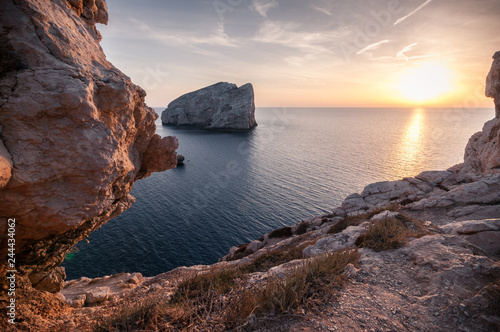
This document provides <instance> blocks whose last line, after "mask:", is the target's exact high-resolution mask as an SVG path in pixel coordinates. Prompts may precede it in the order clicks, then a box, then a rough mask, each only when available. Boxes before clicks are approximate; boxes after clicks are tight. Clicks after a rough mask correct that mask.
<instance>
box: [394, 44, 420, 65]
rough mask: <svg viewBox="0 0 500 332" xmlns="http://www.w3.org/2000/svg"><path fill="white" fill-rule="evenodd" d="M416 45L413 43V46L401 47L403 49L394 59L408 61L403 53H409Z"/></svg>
mask: <svg viewBox="0 0 500 332" xmlns="http://www.w3.org/2000/svg"><path fill="white" fill-rule="evenodd" d="M417 45H418V43H413V44H410V45H408V46H405V47H403V49H402V50H401V51H399V52H398V53H397V54H396V58H398V59H403V60H406V61H408V59H409V58H408V56H407V55H406V54H405V53H406V52H410V51H411V50H412V49H413V48H414V47H415V46H417Z"/></svg>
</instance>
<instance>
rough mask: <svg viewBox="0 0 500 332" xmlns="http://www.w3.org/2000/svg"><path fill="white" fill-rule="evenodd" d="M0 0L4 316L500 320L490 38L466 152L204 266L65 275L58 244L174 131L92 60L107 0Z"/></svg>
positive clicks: (118, 193) (179, 322)
mask: <svg viewBox="0 0 500 332" xmlns="http://www.w3.org/2000/svg"><path fill="white" fill-rule="evenodd" d="M1 9H2V10H1V11H0V20H1V22H2V29H3V31H2V34H1V35H0V36H1V37H0V38H1V43H0V47H1V48H2V53H1V54H2V57H1V59H0V61H1V63H2V67H1V72H0V125H1V127H0V138H1V140H0V142H1V144H0V188H1V190H0V198H1V199H2V205H1V206H0V216H1V224H0V226H1V227H2V229H3V231H2V234H7V230H8V229H10V228H13V229H14V230H15V231H14V233H15V238H16V264H15V268H16V269H17V270H18V273H17V274H16V277H17V280H16V287H17V288H16V296H15V300H16V307H15V308H16V309H15V314H16V324H15V325H13V324H9V323H8V322H7V320H6V319H1V320H0V326H1V327H2V328H3V329H4V330H14V331H15V330H21V331H23V330H26V331H58V330H59V331H87V330H96V331H115V330H146V331H154V330H182V329H188V330H204V331H222V330H228V329H237V330H264V331H265V330H272V331H280V330H281V331H299V330H322V331H328V330H329V331H335V330H340V331H362V330H397V331H406V330H407V331H416V330H419V331H436V330H442V331H493V330H495V329H498V328H500V317H499V314H498V313H499V312H500V307H499V305H498V298H499V297H500V265H499V261H498V259H499V256H500V252H499V250H500V246H499V243H500V235H499V234H500V231H499V230H500V220H499V216H500V155H499V153H500V118H499V117H498V109H499V108H498V105H499V100H500V80H499V76H498V75H499V74H498V73H499V72H500V59H499V56H498V53H496V54H495V56H494V61H493V64H492V68H491V71H490V74H489V75H488V78H487V82H486V94H487V95H488V96H490V97H492V98H494V100H495V105H496V117H495V118H494V119H492V120H491V121H489V122H487V123H486V124H485V125H484V127H483V130H482V131H481V132H478V133H476V134H474V135H473V136H472V137H471V139H470V141H469V143H468V145H467V147H466V149H465V156H464V163H462V164H459V165H455V166H453V167H451V168H450V169H448V170H442V171H428V172H423V173H421V174H418V175H416V176H415V177H411V178H404V179H401V180H398V181H390V182H389V181H388V182H379V183H374V184H370V185H368V186H367V187H366V188H365V189H364V190H363V191H362V192H361V193H355V194H352V195H350V196H348V197H347V198H346V199H345V201H344V202H343V203H342V205H341V206H339V207H337V208H334V209H333V210H332V212H331V213H329V214H326V215H322V216H316V217H311V218H310V219H307V220H303V221H302V222H300V223H299V224H297V225H290V226H289V227H285V228H282V229H278V230H274V231H271V232H269V233H267V234H265V235H263V236H262V238H261V239H259V240H255V241H252V242H251V243H247V244H242V245H240V246H237V247H234V248H231V250H230V252H229V253H228V255H227V256H225V257H223V258H221V261H220V262H218V263H216V264H214V265H211V266H193V267H181V268H177V269H175V270H172V271H169V272H166V273H164V274H161V275H158V276H155V277H152V278H144V277H143V276H141V275H140V274H139V273H134V274H120V275H115V276H107V277H102V278H96V279H88V278H82V279H79V280H72V281H66V282H64V283H63V280H64V272H63V271H62V270H61V269H59V268H57V266H58V264H59V263H60V262H61V260H62V257H63V255H64V253H65V252H66V251H67V250H69V249H70V248H71V247H72V246H73V245H74V244H75V243H76V242H78V241H79V240H81V239H84V238H85V237H87V236H88V235H89V234H90V232H92V231H93V230H95V229H97V228H98V227H100V226H101V225H102V224H103V223H105V222H107V221H108V220H109V219H111V218H112V217H114V216H116V215H118V214H119V213H121V212H122V211H124V210H125V209H126V208H128V207H129V206H130V204H132V202H133V198H132V197H131V196H130V190H131V188H132V185H133V183H134V182H135V181H136V180H139V179H141V178H144V177H146V176H148V175H149V174H151V172H155V171H163V170H166V169H168V168H172V167H175V164H176V162H177V157H176V153H175V149H176V148H177V140H176V139H175V138H173V137H167V138H163V139H162V138H160V137H159V136H158V135H155V125H154V121H155V119H156V115H155V113H154V111H153V110H152V109H150V108H149V107H147V106H146V105H145V103H144V97H145V92H144V91H143V90H142V89H141V88H140V87H138V86H136V85H134V84H133V83H132V82H131V81H130V79H129V78H128V77H127V76H125V75H124V74H123V73H121V72H120V71H119V70H118V69H116V68H115V67H113V66H112V65H111V64H110V63H109V62H108V61H107V60H106V58H105V56H104V54H103V52H102V49H101V48H100V46H99V41H100V38H101V37H100V35H99V33H98V31H97V30H96V27H95V24H96V23H103V24H105V23H106V22H107V17H108V16H107V9H106V3H105V1H104V0H97V1H96V0H80V1H78V0H71V1H64V0H54V1H49V0H39V1H35V0H24V1H20V0H6V1H3V2H2V4H1ZM9 219H10V220H15V227H10V225H11V223H10V222H9ZM7 242H8V241H7V237H6V236H4V237H2V238H1V248H2V250H3V251H2V253H3V254H4V255H5V254H6V253H7V251H6V248H8V247H7ZM6 262H7V260H6V259H4V260H2V262H1V263H0V264H2V265H1V268H2V278H3V280H6V277H5V273H6V270H7V269H8V266H7V265H6ZM8 289H9V285H8V284H5V283H4V287H3V292H2V294H1V298H0V300H1V301H2V307H3V308H5V307H6V303H7V301H9V295H8V294H7V290H8ZM4 317H7V316H5V315H4Z"/></svg>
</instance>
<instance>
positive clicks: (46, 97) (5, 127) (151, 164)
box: [0, 0, 178, 284]
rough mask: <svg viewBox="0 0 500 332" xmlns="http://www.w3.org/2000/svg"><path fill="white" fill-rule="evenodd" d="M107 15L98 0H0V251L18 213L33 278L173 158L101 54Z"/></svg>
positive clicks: (43, 276)
mask: <svg viewBox="0 0 500 332" xmlns="http://www.w3.org/2000/svg"><path fill="white" fill-rule="evenodd" d="M107 17H108V16H107V9H106V2H105V1H104V0H68V1H66V0H50V1H49V0H37V1H35V0H23V1H20V0H5V1H2V3H1V10H0V21H1V22H2V24H1V29H2V32H1V34H0V48H1V52H0V54H1V57H0V62H1V64H2V66H1V67H0V68H1V70H0V125H1V126H0V139H1V140H0V188H3V189H2V190H0V201H1V202H2V203H1V204H0V230H1V231H0V234H2V237H1V238H0V248H1V252H2V254H5V252H6V251H5V250H6V248H7V245H6V238H5V234H6V227H7V218H15V221H16V234H15V237H16V263H17V266H16V268H17V269H18V270H19V271H21V272H22V273H30V272H32V276H33V278H32V280H33V282H34V283H35V284H36V283H37V281H40V280H49V279H50V278H49V279H47V277H48V276H49V275H50V270H51V269H52V268H53V267H55V266H57V265H58V264H59V263H60V262H61V261H62V259H63V255H64V253H65V252H66V251H67V250H68V249H70V248H71V247H72V246H73V245H74V244H75V243H76V242H78V241H80V240H82V239H84V238H86V237H87V236H88V235H89V234H90V232H92V231H93V230H95V229H97V228H99V227H100V226H101V225H102V224H104V223H105V222H107V221H108V220H109V219H111V218H113V217H115V216H116V215H118V214H120V213H122V212H123V211H124V210H126V209H127V208H128V207H129V206H130V205H131V204H132V203H133V202H134V198H133V197H132V196H131V195H130V194H129V193H130V190H131V189H132V185H133V183H134V182H135V181H136V180H138V179H141V178H144V177H146V176H148V175H150V174H151V172H158V171H164V170H166V169H169V168H173V167H175V165H176V162H177V156H176V153H175V150H176V148H177V145H178V142H177V139H176V138H174V137H167V138H161V137H159V136H158V135H155V128H156V127H155V123H154V122H155V119H156V118H157V115H156V113H155V112H154V110H153V109H151V108H149V107H147V106H146V105H145V103H144V97H145V95H146V93H145V91H144V90H143V89H141V88H140V87H138V86H136V85H134V84H133V83H132V82H131V81H130V79H129V78H128V77H127V76H126V75H124V74H123V73H122V72H120V71H119V70H118V69H116V68H115V67H114V66H113V65H112V64H111V63H109V62H108V61H107V60H106V57H105V55H104V53H103V51H102V49H101V47H100V45H99V40H100V38H101V37H100V35H99V33H98V32H97V30H96V28H95V24H96V23H104V24H106V23H107V19H108V18H107ZM2 257H4V256H3V255H2ZM5 263H6V260H2V262H1V263H0V264H2V265H1V266H2V267H3V268H5V266H4V265H3V264H5Z"/></svg>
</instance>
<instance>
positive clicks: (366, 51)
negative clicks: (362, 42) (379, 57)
mask: <svg viewBox="0 0 500 332" xmlns="http://www.w3.org/2000/svg"><path fill="white" fill-rule="evenodd" d="M388 42H389V39H385V40H381V41H379V42H376V43H373V44H370V45H368V46H366V47H365V48H363V49H361V50H359V51H358V52H356V54H358V55H360V54H368V55H372V53H369V51H373V50H376V49H377V48H379V47H380V45H382V44H385V43H388Z"/></svg>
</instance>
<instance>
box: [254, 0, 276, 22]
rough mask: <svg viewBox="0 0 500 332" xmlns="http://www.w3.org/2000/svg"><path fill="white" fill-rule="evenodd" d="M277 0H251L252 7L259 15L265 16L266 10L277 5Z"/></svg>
mask: <svg viewBox="0 0 500 332" xmlns="http://www.w3.org/2000/svg"><path fill="white" fill-rule="evenodd" d="M278 6H279V3H278V1H277V0H270V1H269V0H253V8H254V9H255V11H256V12H257V13H259V14H260V16H262V17H264V18H267V12H268V11H269V10H271V9H272V8H275V7H278Z"/></svg>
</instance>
